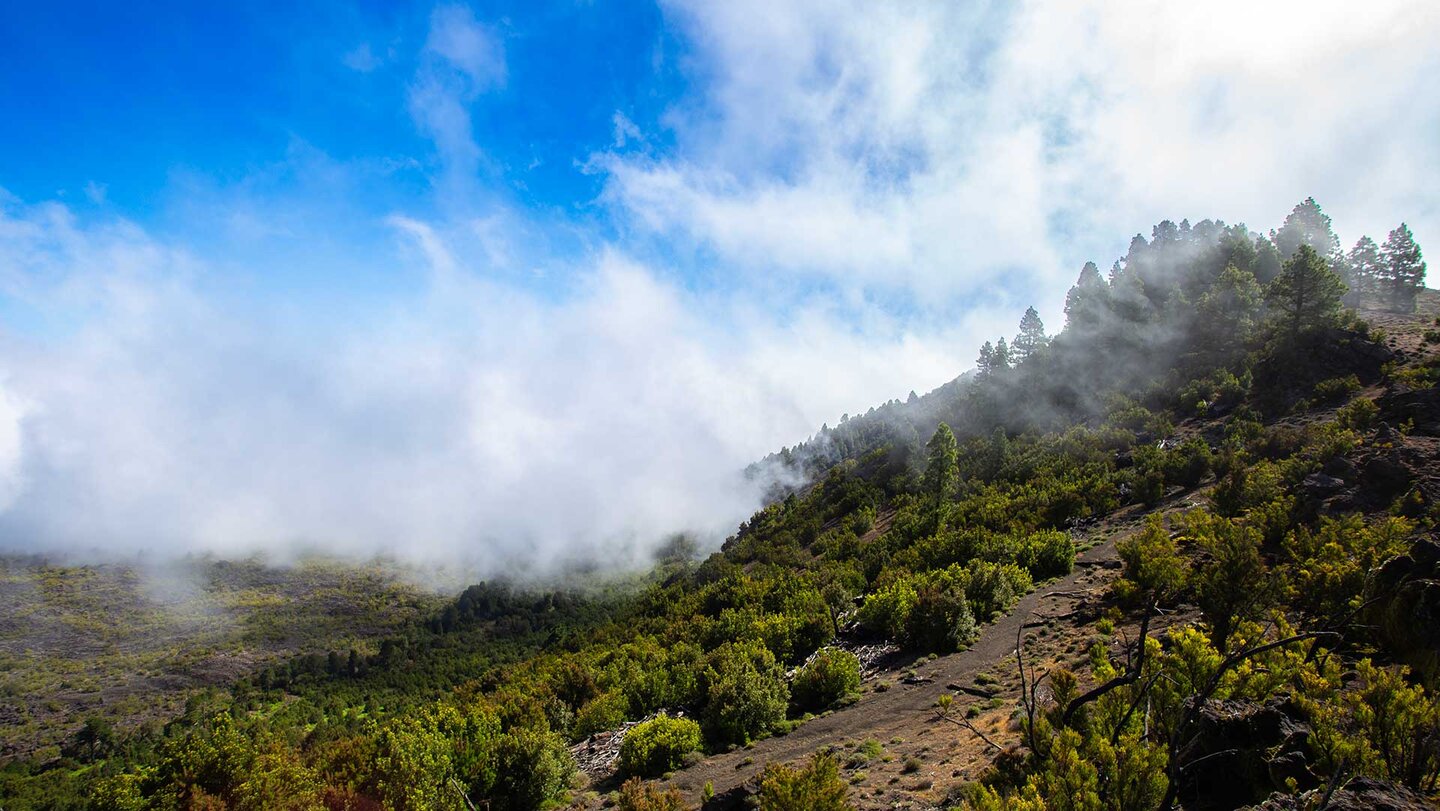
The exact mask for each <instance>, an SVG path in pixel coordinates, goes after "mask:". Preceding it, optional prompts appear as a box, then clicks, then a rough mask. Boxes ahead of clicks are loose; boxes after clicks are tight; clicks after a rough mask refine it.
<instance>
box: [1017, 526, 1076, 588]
mask: <svg viewBox="0 0 1440 811" xmlns="http://www.w3.org/2000/svg"><path fill="white" fill-rule="evenodd" d="M1016 562H1017V563H1019V564H1020V565H1021V566H1024V567H1025V568H1026V569H1029V570H1030V574H1031V576H1032V577H1034V578H1035V579H1037V580H1044V579H1047V578H1051V577H1060V576H1062V575H1067V574H1069V573H1070V570H1071V568H1073V567H1074V565H1075V544H1074V543H1073V542H1072V541H1071V540H1070V536H1069V535H1067V534H1065V533H1064V532H1059V531H1056V530H1050V531H1047V532H1038V533H1035V534H1034V535H1027V536H1026V537H1025V540H1024V541H1022V542H1021V546H1020V552H1019V555H1018V556H1017V559H1016Z"/></svg>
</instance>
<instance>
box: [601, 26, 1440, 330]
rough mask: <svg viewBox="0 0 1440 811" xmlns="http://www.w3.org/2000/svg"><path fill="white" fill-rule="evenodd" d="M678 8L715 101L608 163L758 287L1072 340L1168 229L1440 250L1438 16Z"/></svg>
mask: <svg viewBox="0 0 1440 811" xmlns="http://www.w3.org/2000/svg"><path fill="white" fill-rule="evenodd" d="M665 6H666V8H667V11H668V13H669V18H670V19H671V20H672V22H674V23H675V24H676V25H677V26H678V27H679V28H680V29H681V30H682V31H683V32H684V34H685V35H686V37H687V39H688V41H689V42H691V43H692V44H693V46H694V49H695V52H696V59H695V64H696V65H698V67H696V68H695V69H694V70H693V71H692V75H693V76H694V78H695V80H696V81H697V82H699V83H700V85H701V87H702V88H703V93H702V94H700V95H699V96H698V97H694V98H687V99H685V100H683V101H682V102H681V103H679V104H677V105H675V107H674V108H673V109H672V110H671V111H670V112H669V114H668V115H667V116H666V117H665V118H664V119H663V125H664V126H667V127H670V128H673V130H674V133H675V136H676V140H677V143H678V148H677V150H676V151H675V152H674V153H673V154H669V155H665V156H662V157H660V158H655V157H653V156H650V155H631V154H627V153H625V152H624V151H617V152H615V153H613V154H610V155H605V156H601V157H600V158H598V159H597V161H596V162H597V164H598V165H601V166H604V167H605V168H606V169H607V170H608V171H609V172H610V176H609V185H608V197H609V199H610V200H611V201H612V202H613V203H615V204H616V206H617V209H618V210H620V211H622V212H625V213H627V214H628V215H629V216H630V217H632V219H633V221H634V222H635V223H636V224H638V225H639V226H640V227H641V228H643V229H647V230H651V231H654V232H656V233H658V234H661V235H663V237H664V238H669V239H675V238H680V239H688V240H693V241H694V242H695V243H697V244H699V245H702V246H705V247H707V248H710V249H714V250H716V251H718V252H719V253H720V254H721V256H722V257H723V258H724V259H725V260H728V262H729V263H730V264H731V265H732V266H734V267H735V268H737V269H742V272H743V269H747V268H748V269H753V270H755V271H760V272H763V273H771V272H773V271H775V270H780V271H783V272H787V273H792V274H800V275H809V276H816V277H820V278H825V279H830V280H833V281H835V282H837V283H839V284H841V285H845V286H852V287H859V288H861V289H869V290H887V289H888V290H892V291H900V292H904V293H907V294H910V295H913V296H914V297H916V298H917V299H919V300H921V301H925V300H934V299H935V298H936V297H941V298H943V299H945V300H951V301H954V300H962V301H963V300H965V299H967V298H970V297H973V296H975V295H977V294H982V293H988V294H991V295H993V294H994V293H996V292H997V291H1002V290H1003V291H1008V292H1010V293H1011V294H1013V297H1014V298H1016V299H1019V301H1017V302H1016V303H1023V302H1024V298H1030V299H1036V298H1040V299H1042V301H1040V302H1038V303H1041V304H1048V307H1045V308H1044V309H1045V310H1046V311H1047V313H1048V314H1050V315H1051V316H1052V317H1054V316H1055V315H1056V314H1057V313H1056V305H1057V304H1058V301H1059V298H1060V296H1061V295H1062V294H1063V290H1064V289H1065V287H1066V286H1068V285H1069V284H1070V283H1071V282H1073V278H1074V275H1075V273H1076V271H1077V270H1078V268H1079V266H1080V264H1081V263H1083V261H1085V260H1086V259H1094V260H1096V261H1099V262H1102V263H1108V262H1109V261H1110V260H1111V259H1113V258H1114V257H1115V256H1116V255H1117V254H1119V253H1121V252H1123V250H1124V247H1125V245H1126V244H1127V243H1128V240H1129V235H1130V234H1133V233H1135V232H1136V231H1137V230H1143V231H1145V232H1147V233H1148V230H1149V226H1150V225H1151V224H1152V223H1154V222H1156V221H1158V220H1160V219H1163V218H1174V219H1177V220H1178V219H1179V218H1181V217H1190V218H1192V219H1199V218H1202V217H1222V218H1226V219H1227V220H1229V221H1232V222H1234V221H1245V222H1247V223H1248V224H1249V225H1251V226H1252V227H1255V228H1268V227H1272V226H1274V225H1276V224H1278V221H1279V220H1280V218H1282V217H1283V216H1284V215H1285V214H1286V213H1287V212H1288V211H1289V209H1290V207H1291V206H1292V205H1293V204H1294V203H1295V202H1297V201H1299V200H1300V199H1302V198H1304V197H1306V196H1308V195H1312V194H1313V195H1314V196H1316V197H1317V198H1318V199H1319V200H1320V201H1321V203H1322V204H1323V205H1325V206H1326V208H1327V210H1328V211H1330V212H1331V214H1332V215H1333V216H1334V218H1335V221H1336V224H1337V227H1338V228H1339V229H1340V230H1341V235H1342V237H1347V238H1348V239H1349V240H1353V239H1354V238H1355V237H1357V236H1358V235H1359V233H1361V232H1362V231H1365V232H1369V233H1372V234H1383V233H1384V231H1385V230H1388V229H1389V228H1390V227H1393V225H1394V224H1395V223H1396V222H1399V221H1400V220H1401V219H1408V220H1409V221H1410V223H1411V224H1412V226H1414V227H1415V228H1416V229H1417V234H1420V235H1421V240H1422V242H1424V240H1425V238H1426V237H1430V238H1431V240H1432V241H1440V210H1437V208H1436V206H1435V204H1434V199H1435V198H1434V195H1433V192H1432V190H1431V188H1430V186H1431V185H1433V178H1434V177H1436V176H1437V175H1440V139H1437V138H1435V133H1436V132H1437V131H1440V94H1437V92H1436V91H1435V90H1434V89H1433V84H1432V83H1430V82H1429V78H1428V77H1430V76H1433V75H1434V73H1435V71H1436V69H1437V68H1440V51H1436V49H1435V48H1433V47H1432V44H1433V42H1434V41H1435V40H1436V38H1437V36H1440V7H1437V6H1435V5H1434V4H1433V3H1426V2H1420V0H1393V1H1392V2H1378V3H1370V4H1366V6H1365V7H1364V8H1363V9H1362V8H1360V7H1357V6H1355V5H1354V4H1353V3H1340V2H1321V3H1303V4H1302V3H1267V4H1261V5H1260V6H1256V5H1255V4H1251V3H1240V2H1231V3H1219V4H1214V3H1212V4H1207V5H1203V6H1201V5H1193V4H1192V5H1188V6H1187V5H1183V4H1180V5H1177V4H1173V3H1169V4H1167V3H1157V2H1128V3H1112V2H1100V1H1099V0H1094V1H1093V2H1092V1H1085V2H1068V3H1039V2H1029V3H1024V4H1019V5H1007V4H995V5H986V4H956V3H944V2H930V3H902V2H878V3H877V2H859V1H858V0H857V1H856V2H802V3H770V2H764V1H763V0H737V1H736V2H730V3H708V2H698V1H696V0H669V2H666V3H665ZM1431 235H1433V236H1431ZM1017 269H1018V270H1020V271H1022V272H1021V273H1019V274H1017V273H1016V271H1017Z"/></svg>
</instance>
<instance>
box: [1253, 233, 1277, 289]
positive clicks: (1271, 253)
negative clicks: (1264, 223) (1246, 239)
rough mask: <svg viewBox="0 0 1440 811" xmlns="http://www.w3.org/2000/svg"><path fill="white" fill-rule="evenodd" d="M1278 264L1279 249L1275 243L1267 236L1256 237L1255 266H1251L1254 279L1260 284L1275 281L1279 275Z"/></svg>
mask: <svg viewBox="0 0 1440 811" xmlns="http://www.w3.org/2000/svg"><path fill="white" fill-rule="evenodd" d="M1280 265H1281V259H1280V251H1279V250H1278V249H1276V247H1275V243H1274V242H1271V241H1270V240H1269V239H1268V238H1267V237H1263V236H1260V237H1256V238H1255V267H1253V268H1251V270H1252V271H1254V273H1255V281H1257V282H1259V283H1261V284H1269V283H1271V282H1273V281H1275V279H1276V277H1278V276H1279V275H1280Z"/></svg>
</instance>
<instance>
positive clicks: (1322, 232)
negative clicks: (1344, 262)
mask: <svg viewBox="0 0 1440 811" xmlns="http://www.w3.org/2000/svg"><path fill="white" fill-rule="evenodd" d="M1270 238H1271V239H1273V240H1274V241H1275V247H1276V248H1278V249H1279V251H1280V257H1281V258H1282V259H1290V258H1291V257H1293V256H1294V255H1295V252H1296V251H1298V250H1300V246H1301V245H1309V246H1310V247H1311V248H1314V249H1315V252H1316V253H1318V254H1320V256H1321V257H1322V258H1324V259H1326V260H1329V259H1331V258H1332V257H1334V256H1335V255H1336V254H1338V253H1339V252H1340V240H1339V238H1338V237H1336V236H1335V231H1334V230H1333V229H1332V228H1331V227H1330V217H1329V216H1327V215H1326V214H1325V212H1323V211H1321V210H1320V204H1319V203H1317V202H1315V198H1314V197H1306V198H1305V200H1304V202H1302V203H1300V204H1298V205H1296V206H1295V208H1294V210H1293V211H1291V212H1290V216H1288V217H1286V218H1285V223H1284V224H1283V225H1281V226H1280V230H1279V231H1273V232H1271V234H1270Z"/></svg>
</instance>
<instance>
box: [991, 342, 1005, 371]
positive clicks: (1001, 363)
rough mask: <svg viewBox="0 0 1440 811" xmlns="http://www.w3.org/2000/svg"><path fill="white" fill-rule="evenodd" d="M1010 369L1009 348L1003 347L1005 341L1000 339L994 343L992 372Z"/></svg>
mask: <svg viewBox="0 0 1440 811" xmlns="http://www.w3.org/2000/svg"><path fill="white" fill-rule="evenodd" d="M1009 368H1010V347H1008V346H1006V345H1005V339H1004V338H1001V339H1000V340H998V341H996V342H995V358H994V362H993V364H992V366H991V370H992V371H1003V370H1005V369H1009Z"/></svg>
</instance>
